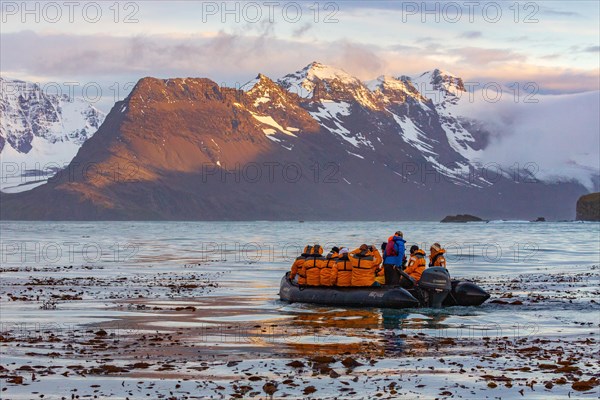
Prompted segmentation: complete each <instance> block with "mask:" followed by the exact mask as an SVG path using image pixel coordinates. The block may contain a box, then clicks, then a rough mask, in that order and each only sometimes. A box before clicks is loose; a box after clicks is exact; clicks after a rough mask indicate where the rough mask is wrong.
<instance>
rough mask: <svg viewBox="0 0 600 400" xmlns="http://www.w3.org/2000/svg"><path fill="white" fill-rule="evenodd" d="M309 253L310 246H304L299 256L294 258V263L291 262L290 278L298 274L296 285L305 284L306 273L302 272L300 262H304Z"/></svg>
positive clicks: (292, 278) (310, 250) (310, 251)
mask: <svg viewBox="0 0 600 400" xmlns="http://www.w3.org/2000/svg"><path fill="white" fill-rule="evenodd" d="M310 253H312V246H305V247H304V250H303V251H302V254H301V255H300V257H297V258H296V260H294V263H293V264H292V270H291V273H290V279H291V280H294V278H295V277H296V275H298V285H306V274H305V273H304V272H302V271H301V269H302V264H304V260H306V257H307V256H308V255H309V254H310Z"/></svg>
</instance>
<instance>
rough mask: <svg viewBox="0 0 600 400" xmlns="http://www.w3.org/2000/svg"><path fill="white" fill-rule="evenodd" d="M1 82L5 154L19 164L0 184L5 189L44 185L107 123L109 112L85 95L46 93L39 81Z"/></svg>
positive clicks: (0, 134)
mask: <svg viewBox="0 0 600 400" xmlns="http://www.w3.org/2000/svg"><path fill="white" fill-rule="evenodd" d="M0 85H1V90H0V157H1V159H2V162H3V163H14V165H15V166H18V171H15V173H14V174H11V177H10V179H9V178H7V177H5V179H3V180H2V182H1V183H0V190H2V191H11V192H17V191H22V190H28V189H31V188H32V187H34V186H37V185H40V184H42V183H44V182H45V181H46V179H47V178H48V177H49V176H51V175H53V174H54V172H56V169H57V168H59V169H60V168H62V166H64V165H67V164H68V163H69V162H70V161H71V160H72V159H73V157H74V156H75V154H77V151H78V150H79V147H81V145H82V144H83V143H84V142H85V141H86V140H87V139H89V138H90V137H91V136H92V135H94V133H96V131H97V130H98V128H99V127H100V125H101V124H102V122H103V121H104V117H105V115H104V113H102V112H101V111H99V110H98V109H96V108H95V107H94V106H92V105H91V104H89V103H88V102H86V101H84V100H83V99H81V98H71V97H69V96H68V95H67V94H61V95H58V94H50V93H46V92H45V91H44V89H43V88H42V87H40V85H39V84H37V83H31V82H25V81H20V80H15V79H6V78H2V77H0ZM49 166H52V167H49ZM34 170H35V171H34ZM38 170H39V171H38ZM36 171H37V172H36Z"/></svg>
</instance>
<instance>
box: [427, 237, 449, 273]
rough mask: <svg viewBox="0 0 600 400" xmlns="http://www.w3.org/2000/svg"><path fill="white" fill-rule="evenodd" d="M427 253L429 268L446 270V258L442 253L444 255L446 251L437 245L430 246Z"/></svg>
mask: <svg viewBox="0 0 600 400" xmlns="http://www.w3.org/2000/svg"><path fill="white" fill-rule="evenodd" d="M429 251H430V254H429V266H430V267H444V268H446V269H448V268H447V267H446V257H445V256H444V253H446V250H444V249H443V248H442V246H441V245H440V244H439V243H434V244H432V245H431V248H430V249H429Z"/></svg>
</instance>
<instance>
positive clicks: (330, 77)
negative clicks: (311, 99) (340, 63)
mask: <svg viewBox="0 0 600 400" xmlns="http://www.w3.org/2000/svg"><path fill="white" fill-rule="evenodd" d="M320 81H328V82H332V81H338V82H340V83H342V84H346V85H352V84H354V85H356V84H361V82H360V81H359V80H358V79H357V78H355V77H354V76H352V75H350V74H349V73H347V72H346V71H344V70H342V69H340V68H335V67H331V66H329V65H324V64H321V63H318V62H316V61H313V62H312V63H310V64H308V65H307V66H306V67H304V68H302V69H301V70H300V71H296V72H294V73H292V74H288V75H286V76H284V77H283V78H281V79H279V80H278V83H279V84H280V85H281V86H283V87H285V88H286V89H288V90H290V91H293V90H294V88H297V89H304V90H305V91H306V92H308V93H311V92H312V91H313V90H314V89H315V87H316V86H317V84H318V82H320Z"/></svg>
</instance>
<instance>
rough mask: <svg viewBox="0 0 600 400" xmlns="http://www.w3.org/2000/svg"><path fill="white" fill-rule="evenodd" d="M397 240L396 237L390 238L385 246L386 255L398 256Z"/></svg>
mask: <svg viewBox="0 0 600 400" xmlns="http://www.w3.org/2000/svg"><path fill="white" fill-rule="evenodd" d="M395 244H396V242H394V239H393V238H392V239H390V240H388V242H387V246H385V255H386V256H388V257H389V256H397V255H398V252H397V251H396V246H395Z"/></svg>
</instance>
